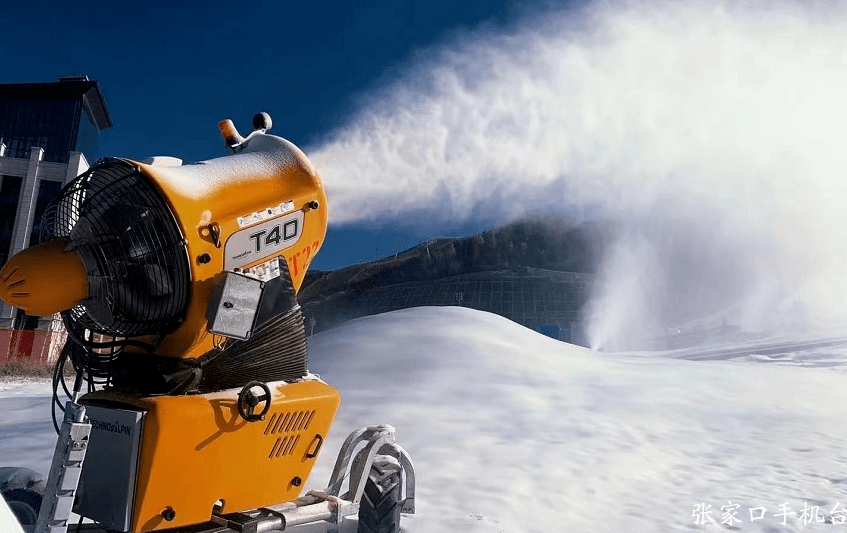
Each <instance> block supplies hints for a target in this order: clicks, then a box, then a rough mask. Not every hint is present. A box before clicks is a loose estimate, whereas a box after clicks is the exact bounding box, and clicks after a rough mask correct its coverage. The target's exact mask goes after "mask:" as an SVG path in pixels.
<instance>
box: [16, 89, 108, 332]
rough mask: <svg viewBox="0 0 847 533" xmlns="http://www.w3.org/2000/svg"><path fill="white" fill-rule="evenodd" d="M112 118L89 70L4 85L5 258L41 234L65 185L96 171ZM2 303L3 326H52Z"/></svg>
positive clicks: (31, 242)
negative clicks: (48, 211) (90, 169)
mask: <svg viewBox="0 0 847 533" xmlns="http://www.w3.org/2000/svg"><path fill="white" fill-rule="evenodd" d="M111 127H112V118H111V116H110V115H109V110H108V108H107V107H106V101H105V99H104V98H103V93H102V91H101V90H100V84H99V83H97V82H96V81H91V80H89V79H88V77H87V76H67V77H61V78H59V81H56V82H46V83H10V84H0V265H3V264H5V262H6V261H7V260H8V259H9V257H11V256H12V255H14V254H16V253H17V252H19V251H20V250H23V249H24V248H26V247H28V246H30V245H32V244H36V243H37V242H38V239H39V227H38V222H39V221H40V220H41V217H42V215H43V214H44V211H45V210H46V208H47V205H48V204H49V203H50V201H51V200H52V199H53V198H54V197H55V196H56V194H57V193H58V192H59V190H60V189H61V188H62V186H63V185H64V184H66V183H67V182H69V181H70V180H72V179H74V178H75V177H77V176H78V175H79V174H81V173H82V172H84V171H86V170H88V167H89V164H90V163H92V162H93V161H94V158H95V157H96V152H97V143H98V140H99V136H100V132H101V131H103V130H105V129H108V128H111ZM41 322H42V323H41V324H39V320H38V317H26V316H25V315H23V313H21V312H20V311H18V310H15V309H13V308H11V307H9V306H8V305H6V304H5V303H2V302H0V326H5V327H11V326H14V327H27V328H34V327H47V324H46V323H47V322H49V318H46V319H45V320H42V321H41Z"/></svg>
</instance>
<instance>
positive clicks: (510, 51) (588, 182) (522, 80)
mask: <svg viewBox="0 0 847 533" xmlns="http://www.w3.org/2000/svg"><path fill="white" fill-rule="evenodd" d="M845 130H847V3H845V2H835V1H826V2H824V1H807V2H801V1H800V0H796V1H792V0H774V1H767V2H766V1H738V2H730V1H706V0H704V1H702V2H697V1H686V0H676V1H673V0H657V1H642V2H611V1H609V2H593V3H589V4H588V5H585V6H582V7H580V8H574V9H570V10H565V11H556V12H548V13H544V14H542V15H541V16H528V17H525V18H524V19H523V20H522V21H521V22H520V23H518V24H517V25H515V26H513V27H509V28H499V29H497V30H492V29H491V28H488V29H484V30H479V31H475V32H469V33H465V34H463V35H461V36H458V37H455V38H454V39H452V40H451V41H449V42H447V43H443V44H441V45H439V46H436V47H433V48H431V49H427V50H424V51H421V52H419V53H418V54H417V55H416V56H415V58H413V59H412V60H410V62H409V64H407V65H406V66H405V69H404V70H403V71H402V73H401V74H399V75H398V76H397V77H396V78H395V79H394V81H392V82H391V83H388V84H387V85H386V86H385V87H384V88H383V89H382V90H380V91H379V92H378V93H376V94H374V95H372V99H370V100H368V101H366V102H365V103H364V104H363V106H362V108H361V111H360V113H359V114H358V115H356V116H355V117H354V119H353V120H352V121H351V122H350V123H349V124H348V125H347V126H346V127H344V128H342V129H340V130H338V131H336V132H335V133H334V134H332V135H331V136H330V137H329V138H328V139H327V140H326V142H325V143H323V144H321V145H320V146H316V147H312V149H310V150H309V153H310V157H311V158H312V160H313V162H314V163H315V166H316V167H317V168H318V169H320V171H321V173H322V175H323V177H324V180H325V183H326V184H327V189H328V193H329V195H330V199H331V202H332V214H331V217H332V219H331V221H332V222H334V223H345V222H352V221H357V220H361V219H363V218H376V217H381V218H391V217H396V216H398V215H399V214H402V213H406V212H414V211H416V210H421V209H428V210H431V211H432V212H436V213H438V216H441V217H443V218H444V220H462V219H463V218H464V217H467V216H469V214H470V213H472V212H473V213H481V212H484V213H488V214H491V213H494V214H495V215H497V216H500V217H501V219H502V220H506V219H508V218H510V217H513V216H515V215H519V214H522V213H525V212H527V211H529V210H533V209H540V210H546V211H550V210H558V211H560V212H562V213H565V214H568V213H571V214H572V213H574V212H575V211H576V210H585V209H588V210H589V212H590V213H591V214H592V216H594V217H604V218H605V217H607V218H611V219H615V220H618V221H621V222H622V224H621V227H622V228H624V229H623V230H622V231H621V233H620V235H619V236H618V238H617V240H616V243H615V244H614V245H613V246H612V247H611V248H610V249H609V250H608V253H607V254H606V258H605V260H604V263H603V265H602V267H601V269H600V272H599V273H598V283H597V285H596V290H595V294H594V296H593V298H592V301H591V303H590V305H589V309H588V310H587V312H588V316H589V338H590V341H591V344H592V346H593V347H595V348H601V349H606V350H615V349H627V348H632V347H634V346H637V345H638V344H639V342H640V341H643V340H644V339H648V338H651V337H655V336H656V335H660V334H661V333H662V332H663V331H667V329H668V328H671V327H673V328H681V327H682V325H684V324H691V323H695V322H697V321H700V322H701V323H704V322H707V321H709V320H712V321H715V322H717V323H722V324H724V325H726V324H730V325H732V326H737V327H740V328H741V329H742V330H745V331H748V330H749V331H757V332H762V331H771V332H773V331H784V330H786V329H787V328H797V327H799V328H805V329H806V330H808V328H810V327H820V326H821V325H828V324H830V323H831V322H838V321H841V320H845V319H847V271H845V267H847V181H846V180H847V149H845V148H844V144H845V139H847V135H845Z"/></svg>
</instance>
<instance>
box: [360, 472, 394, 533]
mask: <svg viewBox="0 0 847 533" xmlns="http://www.w3.org/2000/svg"><path fill="white" fill-rule="evenodd" d="M402 471H403V467H402V466H400V462H399V461H397V459H395V458H393V457H391V456H388V455H377V456H376V457H374V462H373V466H371V472H370V474H369V475H368V480H367V481H366V482H365V492H364V493H363V494H362V500H361V501H360V502H359V529H358V533H399V532H400V510H401V509H402V506H401V501H400V493H401V490H402V487H401V485H400V484H401V480H402V476H401V473H402Z"/></svg>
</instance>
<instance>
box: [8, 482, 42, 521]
mask: <svg viewBox="0 0 847 533" xmlns="http://www.w3.org/2000/svg"><path fill="white" fill-rule="evenodd" d="M3 499H4V500H6V503H7V504H8V505H9V509H10V510H11V511H12V514H13V515H15V518H17V519H18V522H19V523H20V524H21V525H22V526H34V525H35V522H36V520H38V511H40V510H41V500H42V496H41V493H40V492H38V491H35V490H32V489H12V490H8V491H3Z"/></svg>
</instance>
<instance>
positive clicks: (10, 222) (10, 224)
mask: <svg viewBox="0 0 847 533" xmlns="http://www.w3.org/2000/svg"><path fill="white" fill-rule="evenodd" d="M22 184H23V178H20V177H18V176H2V177H0V266H2V265H5V264H6V261H8V260H9V255H10V254H11V248H12V241H13V238H12V237H13V235H12V232H13V231H14V230H15V216H16V215H17V213H18V201H19V200H20V196H21V186H22Z"/></svg>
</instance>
